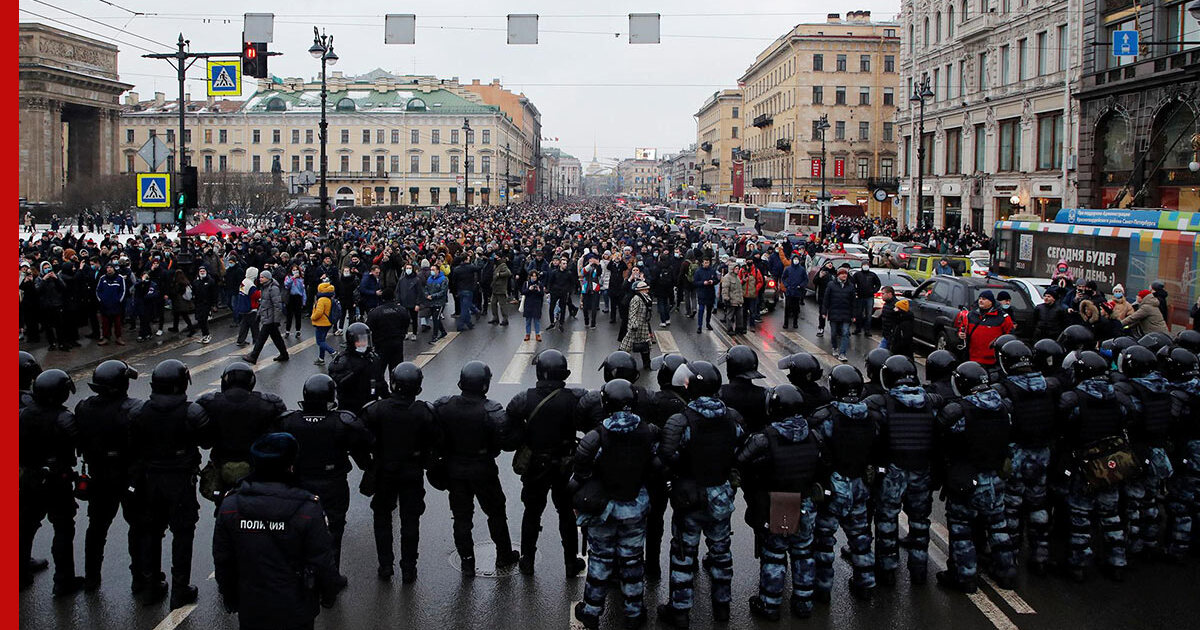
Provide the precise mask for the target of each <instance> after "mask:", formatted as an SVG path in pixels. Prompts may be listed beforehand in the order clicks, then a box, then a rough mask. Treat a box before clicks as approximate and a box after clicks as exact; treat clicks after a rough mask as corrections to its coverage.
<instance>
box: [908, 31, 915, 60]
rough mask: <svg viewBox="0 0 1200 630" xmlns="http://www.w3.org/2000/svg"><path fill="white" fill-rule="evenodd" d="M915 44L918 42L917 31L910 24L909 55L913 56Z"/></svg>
mask: <svg viewBox="0 0 1200 630" xmlns="http://www.w3.org/2000/svg"><path fill="white" fill-rule="evenodd" d="M915 42H916V30H915V29H914V28H913V25H912V24H909V25H908V52H909V54H912V51H913V45H914V44H915Z"/></svg>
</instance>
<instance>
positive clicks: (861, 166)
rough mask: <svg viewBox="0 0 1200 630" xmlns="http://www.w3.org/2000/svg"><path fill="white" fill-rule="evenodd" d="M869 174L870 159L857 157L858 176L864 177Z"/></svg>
mask: <svg viewBox="0 0 1200 630" xmlns="http://www.w3.org/2000/svg"><path fill="white" fill-rule="evenodd" d="M870 176H871V160H870V159H868V158H858V178H859V179H866V178H868V177H870Z"/></svg>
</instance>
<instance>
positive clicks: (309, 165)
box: [254, 155, 313, 171]
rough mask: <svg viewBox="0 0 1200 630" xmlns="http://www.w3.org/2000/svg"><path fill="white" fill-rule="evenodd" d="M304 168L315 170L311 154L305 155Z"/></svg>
mask: <svg viewBox="0 0 1200 630" xmlns="http://www.w3.org/2000/svg"><path fill="white" fill-rule="evenodd" d="M254 157H258V156H254ZM304 170H306V171H311V170H313V156H311V155H306V156H304Z"/></svg>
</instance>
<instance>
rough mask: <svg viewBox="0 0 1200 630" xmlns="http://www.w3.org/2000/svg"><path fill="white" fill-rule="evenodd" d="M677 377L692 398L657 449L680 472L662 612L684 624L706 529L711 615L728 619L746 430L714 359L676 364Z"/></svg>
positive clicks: (669, 424)
mask: <svg viewBox="0 0 1200 630" xmlns="http://www.w3.org/2000/svg"><path fill="white" fill-rule="evenodd" d="M676 380H677V382H679V383H681V384H682V385H683V386H684V388H685V391H687V395H688V398H689V399H690V402H689V403H688V406H687V408H686V409H684V411H683V412H682V413H677V414H675V415H674V416H671V419H670V420H668V421H667V425H666V426H665V427H664V428H663V437H662V445H661V447H660V448H659V457H660V458H662V460H663V463H664V464H666V465H667V466H668V467H669V468H670V469H671V472H672V474H673V477H674V478H673V481H672V487H671V507H672V508H673V510H674V515H673V517H672V521H671V584H670V593H671V603H669V604H661V605H660V606H659V607H658V619H659V621H662V622H664V623H666V624H668V625H672V626H675V627H676V628H686V627H687V626H688V621H689V612H690V611H691V608H692V584H693V580H694V578H695V573H696V561H697V556H698V554H699V547H700V535H701V533H703V534H704V537H705V540H706V542H707V543H708V550H709V554H710V558H711V560H712V566H711V570H710V574H711V576H712V601H713V607H712V611H713V618H714V619H716V620H717V621H727V620H728V619H729V600H730V595H731V593H730V581H731V579H732V577H733V555H732V553H731V552H730V547H729V544H730V543H729V536H730V516H732V515H733V499H734V490H733V486H731V485H730V483H729V479H730V473H731V471H732V468H733V463H734V454H735V452H736V451H737V448H738V447H739V446H740V445H741V442H742V440H743V436H744V432H743V429H742V418H741V416H740V415H739V414H738V412H736V411H734V410H733V409H730V408H728V407H726V406H725V403H723V402H721V400H720V399H718V398H717V397H716V396H717V393H718V392H719V391H720V389H721V374H720V372H718V371H717V369H716V367H714V366H713V365H712V364H711V363H709V362H707V361H692V362H689V363H688V364H687V365H684V366H681V367H680V368H679V371H678V372H676Z"/></svg>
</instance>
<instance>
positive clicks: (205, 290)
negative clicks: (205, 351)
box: [192, 265, 219, 343]
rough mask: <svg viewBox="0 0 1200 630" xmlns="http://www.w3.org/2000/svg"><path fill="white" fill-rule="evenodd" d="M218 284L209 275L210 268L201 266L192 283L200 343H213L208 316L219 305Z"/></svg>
mask: <svg viewBox="0 0 1200 630" xmlns="http://www.w3.org/2000/svg"><path fill="white" fill-rule="evenodd" d="M218 296H219V294H218V292H217V282H216V280H214V279H213V277H212V276H210V275H209V274H208V267H207V266H205V265H201V266H200V269H199V270H198V271H196V281H195V282H193V283H192V304H194V305H195V307H196V325H197V326H199V327H200V335H201V336H200V343H209V342H211V341H212V335H211V334H209V331H208V315H209V313H210V312H211V311H212V309H213V307H215V306H216V305H217V299H218Z"/></svg>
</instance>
